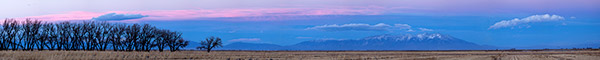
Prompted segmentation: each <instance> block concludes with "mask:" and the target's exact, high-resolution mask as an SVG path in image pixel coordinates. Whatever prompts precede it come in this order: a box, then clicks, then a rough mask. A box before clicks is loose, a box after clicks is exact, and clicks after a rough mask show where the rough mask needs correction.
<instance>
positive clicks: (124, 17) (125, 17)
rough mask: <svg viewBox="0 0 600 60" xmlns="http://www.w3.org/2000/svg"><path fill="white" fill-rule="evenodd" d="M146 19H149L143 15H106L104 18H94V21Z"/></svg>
mask: <svg viewBox="0 0 600 60" xmlns="http://www.w3.org/2000/svg"><path fill="white" fill-rule="evenodd" d="M144 17H148V16H146V15H141V14H117V13H108V14H104V15H102V16H98V17H94V18H92V20H115V21H119V20H129V19H140V18H144Z"/></svg>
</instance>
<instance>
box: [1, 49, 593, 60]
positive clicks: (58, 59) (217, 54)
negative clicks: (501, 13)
mask: <svg viewBox="0 0 600 60" xmlns="http://www.w3.org/2000/svg"><path fill="white" fill-rule="evenodd" d="M81 59H84V60H89V59H124V60H131V59H135V60H148V59H151V60H155V59H160V60H162V59H167V60H190V59H191V60H346V59H352V60H598V59H600V50H564V51H477V50H475V51H211V52H210V53H207V52H206V51H176V52H169V51H165V52H158V51H150V52H144V51H131V52H126V51H46V50H44V51H18V50H17V51H12V50H5V51H0V60H81Z"/></svg>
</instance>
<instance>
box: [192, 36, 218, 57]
mask: <svg viewBox="0 0 600 60" xmlns="http://www.w3.org/2000/svg"><path fill="white" fill-rule="evenodd" d="M200 45H202V46H200V47H196V49H206V52H209V53H210V51H211V50H212V49H213V48H218V47H223V43H221V38H219V37H213V36H211V37H208V38H206V40H205V41H202V42H200Z"/></svg>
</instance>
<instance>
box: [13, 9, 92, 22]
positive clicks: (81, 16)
mask: <svg viewBox="0 0 600 60" xmlns="http://www.w3.org/2000/svg"><path fill="white" fill-rule="evenodd" d="M103 14H104V13H96V12H85V11H72V12H67V13H64V14H49V15H40V16H28V17H23V18H16V19H17V20H25V19H27V18H31V19H38V20H44V21H69V20H89V19H91V18H92V17H97V16H100V15H103Z"/></svg>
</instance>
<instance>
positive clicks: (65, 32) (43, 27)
mask: <svg viewBox="0 0 600 60" xmlns="http://www.w3.org/2000/svg"><path fill="white" fill-rule="evenodd" d="M0 28H1V29H0V50H101V51H103V50H114V51H150V50H158V51H161V52H162V51H163V50H165V49H168V50H170V51H177V50H179V48H183V47H185V46H187V45H188V43H189V42H188V41H186V40H183V38H181V33H178V32H175V31H170V30H166V29H158V28H156V27H154V26H150V25H149V24H144V25H140V24H119V23H107V22H95V21H83V22H58V23H48V22H42V21H39V20H30V19H27V20H25V21H17V20H15V19H5V20H4V22H3V24H2V26H1V27H0Z"/></svg>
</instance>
